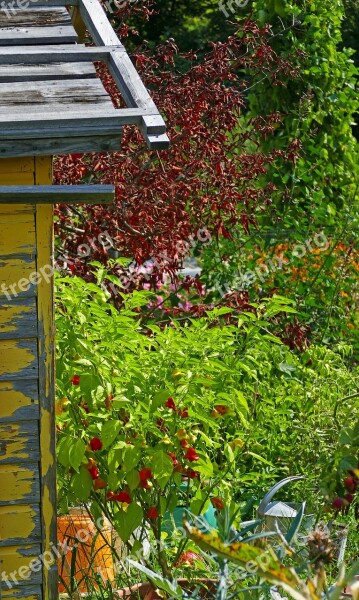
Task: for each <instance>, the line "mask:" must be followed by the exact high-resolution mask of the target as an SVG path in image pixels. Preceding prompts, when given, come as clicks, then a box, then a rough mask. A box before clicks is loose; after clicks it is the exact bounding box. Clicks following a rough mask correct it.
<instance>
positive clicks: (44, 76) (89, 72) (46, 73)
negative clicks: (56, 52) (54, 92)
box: [0, 62, 97, 84]
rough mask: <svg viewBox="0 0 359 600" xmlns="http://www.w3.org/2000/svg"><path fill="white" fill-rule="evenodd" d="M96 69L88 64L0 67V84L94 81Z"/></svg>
mask: <svg viewBox="0 0 359 600" xmlns="http://www.w3.org/2000/svg"><path fill="white" fill-rule="evenodd" d="M96 77H97V76H96V69H95V67H94V66H93V65H92V64H91V63H90V62H88V63H87V62H79V63H63V62H61V63H51V64H49V65H47V64H38V65H26V66H24V65H12V67H11V69H9V67H8V65H0V83H1V84H2V83H10V82H17V81H19V82H20V81H26V82H31V81H47V80H52V79H55V78H56V80H58V81H60V80H63V79H94V78H96Z"/></svg>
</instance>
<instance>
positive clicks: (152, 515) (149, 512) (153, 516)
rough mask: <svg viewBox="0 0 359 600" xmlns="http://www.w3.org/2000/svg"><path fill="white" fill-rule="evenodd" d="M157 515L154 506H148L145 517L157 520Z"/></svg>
mask: <svg viewBox="0 0 359 600" xmlns="http://www.w3.org/2000/svg"><path fill="white" fill-rule="evenodd" d="M159 514H160V513H159V512H158V510H157V508H156V506H150V508H149V509H148V510H147V516H148V518H149V519H152V520H154V519H157V518H158V516H159Z"/></svg>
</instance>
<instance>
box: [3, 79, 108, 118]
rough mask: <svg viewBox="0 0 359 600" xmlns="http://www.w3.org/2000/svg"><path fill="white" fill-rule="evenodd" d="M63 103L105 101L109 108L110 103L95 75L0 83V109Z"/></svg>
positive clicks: (102, 102) (98, 102)
mask: <svg viewBox="0 0 359 600" xmlns="http://www.w3.org/2000/svg"><path fill="white" fill-rule="evenodd" d="M63 104H65V105H68V104H73V105H74V109H75V108H76V104H81V106H82V105H84V106H86V105H87V104H98V105H100V104H105V105H106V106H109V107H110V108H111V107H112V106H113V105H112V102H111V100H110V97H109V95H108V94H107V92H106V91H105V88H104V87H103V85H102V83H101V82H100V80H99V79H83V80H81V79H80V80H72V79H66V80H61V81H56V80H51V81H36V82H28V81H26V82H22V81H21V82H13V83H3V84H2V85H1V87H0V110H4V108H6V109H7V110H8V111H13V110H14V109H18V110H19V109H21V108H22V110H24V108H25V107H29V106H31V107H32V108H35V107H39V108H43V107H44V106H45V107H48V108H49V109H50V110H54V109H56V107H57V106H59V108H61V105H63ZM99 109H100V107H99Z"/></svg>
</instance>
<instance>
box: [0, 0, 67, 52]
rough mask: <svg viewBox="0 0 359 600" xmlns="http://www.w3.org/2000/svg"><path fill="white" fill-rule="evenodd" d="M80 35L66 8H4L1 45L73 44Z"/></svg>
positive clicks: (2, 11) (0, 31) (0, 32)
mask: <svg viewBox="0 0 359 600" xmlns="http://www.w3.org/2000/svg"><path fill="white" fill-rule="evenodd" d="M76 42H77V34H76V31H75V29H74V28H73V26H72V23H71V18H70V15H69V13H68V11H67V10H66V8H64V7H63V8H62V7H52V8H45V7H37V6H35V7H33V5H32V6H31V5H30V6H29V7H28V8H17V7H16V5H15V7H12V8H11V9H10V7H6V6H2V10H1V11H0V46H15V45H20V44H23V45H25V44H26V45H28V44H71V43H76Z"/></svg>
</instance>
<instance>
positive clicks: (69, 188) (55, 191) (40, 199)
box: [0, 185, 115, 254]
mask: <svg viewBox="0 0 359 600" xmlns="http://www.w3.org/2000/svg"><path fill="white" fill-rule="evenodd" d="M114 194H115V188H114V186H113V185H36V186H1V185H0V203H4V204H11V203H12V202H16V203H20V204H23V203H24V202H26V203H31V204H33V203H39V204H56V203H58V202H62V203H66V204H109V203H111V202H113V201H114ZM26 217H27V215H26V214H25V215H22V219H23V220H25V219H26ZM14 220H16V217H14ZM8 221H9V219H8V218H6V219H5V221H4V223H3V225H4V231H5V230H8V229H9V222H8ZM5 226H6V227H5ZM1 230H2V221H1V215H0V254H1V248H2V238H1ZM31 234H33V245H35V223H33V231H32V232H31ZM22 236H23V233H20V234H18V238H19V239H20V241H19V242H17V245H18V246H19V248H20V250H21V248H22V247H23V246H24V245H25V243H24V241H23V240H22ZM28 236H29V238H30V237H31V236H30V233H28ZM8 237H9V238H10V239H11V236H10V234H9V235H8ZM31 240H32V237H31ZM8 243H9V241H8V240H7V238H6V239H5V240H4V244H3V249H4V251H5V249H6V247H7V246H8ZM21 244H22V245H21ZM15 246H16V244H15ZM25 247H27V246H25ZM11 252H13V250H12V249H11Z"/></svg>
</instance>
